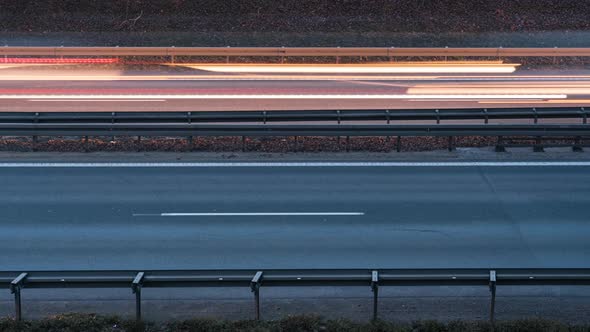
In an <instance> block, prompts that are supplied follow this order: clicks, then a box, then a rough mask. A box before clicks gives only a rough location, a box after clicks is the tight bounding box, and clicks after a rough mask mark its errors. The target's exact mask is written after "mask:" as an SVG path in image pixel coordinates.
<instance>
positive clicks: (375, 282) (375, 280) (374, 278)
mask: <svg viewBox="0 0 590 332" xmlns="http://www.w3.org/2000/svg"><path fill="white" fill-rule="evenodd" d="M371 291H373V320H377V308H378V299H379V272H378V271H373V272H371Z"/></svg>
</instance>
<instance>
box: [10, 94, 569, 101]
mask: <svg viewBox="0 0 590 332" xmlns="http://www.w3.org/2000/svg"><path fill="white" fill-rule="evenodd" d="M565 98H567V95H565V94H465V95H456V94H447V95H444V94H437V95H429V94H330V95H325V94H322V95H320V94H317V95H314V94H281V95H272V94H215V95H206V94H203V95H0V99H28V100H42V101H48V100H76V101H80V100H82V99H92V100H99V99H103V100H104V99H109V100H132V99H133V100H137V99H147V100H153V99H160V100H161V99H164V100H166V99H330V100H332V99H473V100H482V99H485V100H490V99H565Z"/></svg>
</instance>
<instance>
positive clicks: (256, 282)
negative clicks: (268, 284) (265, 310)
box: [250, 271, 262, 320]
mask: <svg viewBox="0 0 590 332" xmlns="http://www.w3.org/2000/svg"><path fill="white" fill-rule="evenodd" d="M261 284H262V271H258V272H256V274H255V275H254V277H253V278H252V281H251V282H250V290H252V292H253V293H254V305H255V306H256V320H260V286H261Z"/></svg>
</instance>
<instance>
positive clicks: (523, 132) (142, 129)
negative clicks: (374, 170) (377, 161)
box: [0, 123, 590, 137]
mask: <svg viewBox="0 0 590 332" xmlns="http://www.w3.org/2000/svg"><path fill="white" fill-rule="evenodd" d="M0 136H179V137H185V136H254V137H262V136H580V137H582V136H590V124H571V125H569V124H568V125H558V124H524V125H521V124H509V125H504V124H467V125H446V124H444V125H443V124H432V125H422V124H420V125H345V124H341V125H263V124H227V125H224V124H193V123H184V124H177V123H173V124H170V123H139V124H138V123H110V124H108V123H89V124H79V123H0Z"/></svg>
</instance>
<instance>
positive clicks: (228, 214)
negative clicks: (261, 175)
mask: <svg viewBox="0 0 590 332" xmlns="http://www.w3.org/2000/svg"><path fill="white" fill-rule="evenodd" d="M364 215H365V213H364V212H168V213H154V214H149V213H145V214H143V213H134V214H133V216H134V217H158V216H159V217H248V216H258V217H260V216H262V217H264V216H364Z"/></svg>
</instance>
